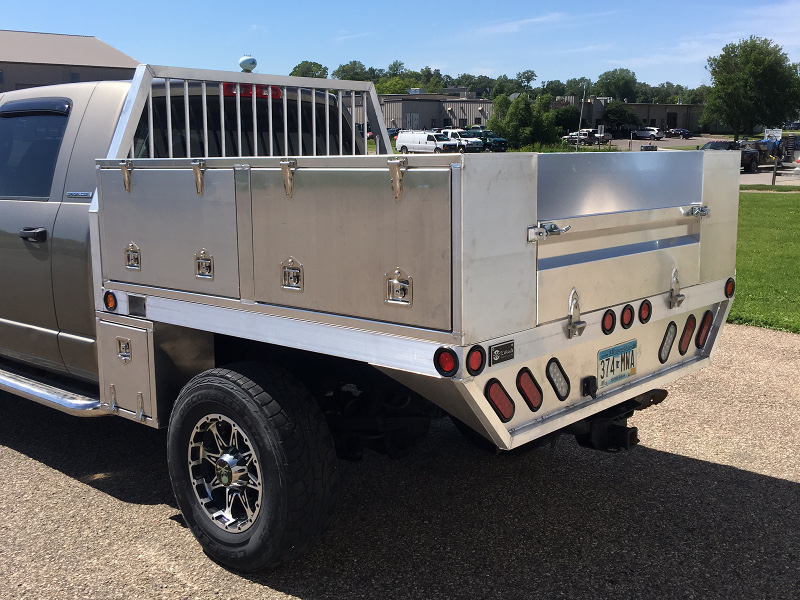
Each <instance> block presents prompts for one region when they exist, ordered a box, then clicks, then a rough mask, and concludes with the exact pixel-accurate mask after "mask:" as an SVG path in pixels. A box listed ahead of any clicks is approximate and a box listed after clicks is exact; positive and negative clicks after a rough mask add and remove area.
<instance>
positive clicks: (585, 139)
mask: <svg viewBox="0 0 800 600" xmlns="http://www.w3.org/2000/svg"><path fill="white" fill-rule="evenodd" d="M561 139H562V140H564V142H566V143H567V144H580V145H581V146H587V145H590V144H596V143H597V138H596V137H595V136H594V133H592V132H591V130H589V129H581V130H580V131H573V132H571V133H568V134H567V135H562V136H561Z"/></svg>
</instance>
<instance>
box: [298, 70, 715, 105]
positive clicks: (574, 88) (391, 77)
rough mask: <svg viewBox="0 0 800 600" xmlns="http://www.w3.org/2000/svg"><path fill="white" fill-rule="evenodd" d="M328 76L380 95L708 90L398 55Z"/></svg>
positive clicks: (625, 73) (676, 96) (687, 98)
mask: <svg viewBox="0 0 800 600" xmlns="http://www.w3.org/2000/svg"><path fill="white" fill-rule="evenodd" d="M328 74H329V70H328V67H326V66H323V65H322V64H320V63H318V62H314V61H309V60H304V61H303V62H301V63H299V64H298V65H296V66H295V67H294V69H292V72H291V73H290V75H296V76H300V77H322V78H326V77H328ZM330 76H331V77H333V78H334V79H350V80H354V81H371V82H372V83H374V84H375V90H376V91H377V92H378V93H379V94H404V93H406V91H407V90H409V89H411V88H424V89H425V91H427V92H428V93H431V94H438V93H441V92H442V91H443V90H444V89H446V88H454V87H461V88H466V89H467V91H470V92H475V93H476V94H478V97H479V98H488V99H492V100H494V99H495V98H497V97H498V96H500V95H503V94H505V95H506V96H511V95H512V94H515V93H519V94H523V93H524V94H527V95H528V97H529V98H531V99H535V98H537V97H538V96H540V95H543V94H549V95H550V96H553V97H556V96H578V97H580V98H582V97H583V95H584V93H585V94H586V96H587V98H588V97H589V96H590V95H594V96H604V97H612V98H614V99H615V100H621V101H623V102H656V103H659V104H675V103H678V102H683V103H684V104H702V103H703V102H705V98H706V94H707V93H708V87H707V86H700V87H698V88H687V87H684V86H682V85H680V84H674V83H672V82H669V81H667V82H664V83H660V84H658V85H655V86H653V85H650V84H648V83H645V82H642V81H638V80H637V79H636V74H635V73H634V72H633V71H631V70H630V69H613V70H611V71H606V72H605V73H602V74H601V75H600V76H599V77H598V78H597V80H596V81H592V80H591V79H590V78H588V77H575V78H572V79H567V80H566V81H560V80H558V79H553V80H550V81H540V82H537V83H534V82H536V79H537V76H536V72H535V71H534V70H533V69H526V70H524V71H520V72H519V73H517V74H516V75H515V76H514V77H509V76H508V75H500V76H499V77H497V78H494V77H489V76H488V75H472V74H470V73H462V74H460V75H457V76H456V77H453V76H451V75H447V74H445V73H442V72H441V71H440V70H439V69H432V68H431V67H429V66H425V67H423V68H421V69H420V70H419V71H413V70H411V69H407V68H406V66H405V64H404V63H403V61H401V60H395V61H394V62H392V63H391V64H390V65H389V66H388V67H387V68H386V69H381V68H376V67H367V66H365V65H364V63H362V62H360V61H357V60H352V61H350V62H349V63H346V64H341V65H339V66H338V67H336V68H335V69H334V70H333V71H330Z"/></svg>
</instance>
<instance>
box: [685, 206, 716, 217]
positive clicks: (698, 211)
mask: <svg viewBox="0 0 800 600" xmlns="http://www.w3.org/2000/svg"><path fill="white" fill-rule="evenodd" d="M710 214H711V209H709V208H708V207H707V206H693V207H692V208H691V210H690V211H689V216H690V217H699V218H701V219H702V218H703V217H707V216H709V215H710Z"/></svg>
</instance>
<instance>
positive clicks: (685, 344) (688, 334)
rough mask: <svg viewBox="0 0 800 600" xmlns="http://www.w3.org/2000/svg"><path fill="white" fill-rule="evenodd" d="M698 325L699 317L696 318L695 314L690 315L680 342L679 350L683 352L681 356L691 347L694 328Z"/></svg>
mask: <svg viewBox="0 0 800 600" xmlns="http://www.w3.org/2000/svg"><path fill="white" fill-rule="evenodd" d="M696 326H697V319H695V318H694V315H689V318H688V319H686V325H684V327H683V333H682V334H681V341H680V342H679V343H678V352H680V353H681V356H683V355H684V354H686V351H687V350H688V349H689V344H691V342H692V336H693V335H694V328H695V327H696Z"/></svg>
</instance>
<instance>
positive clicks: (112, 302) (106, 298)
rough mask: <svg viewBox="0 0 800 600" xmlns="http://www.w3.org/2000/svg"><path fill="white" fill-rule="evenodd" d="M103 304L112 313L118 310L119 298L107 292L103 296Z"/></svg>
mask: <svg viewBox="0 0 800 600" xmlns="http://www.w3.org/2000/svg"><path fill="white" fill-rule="evenodd" d="M103 304H104V305H105V307H106V310H110V311H111V312H113V311H115V310H117V297H116V296H115V295H114V292H106V293H105V294H103Z"/></svg>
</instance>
